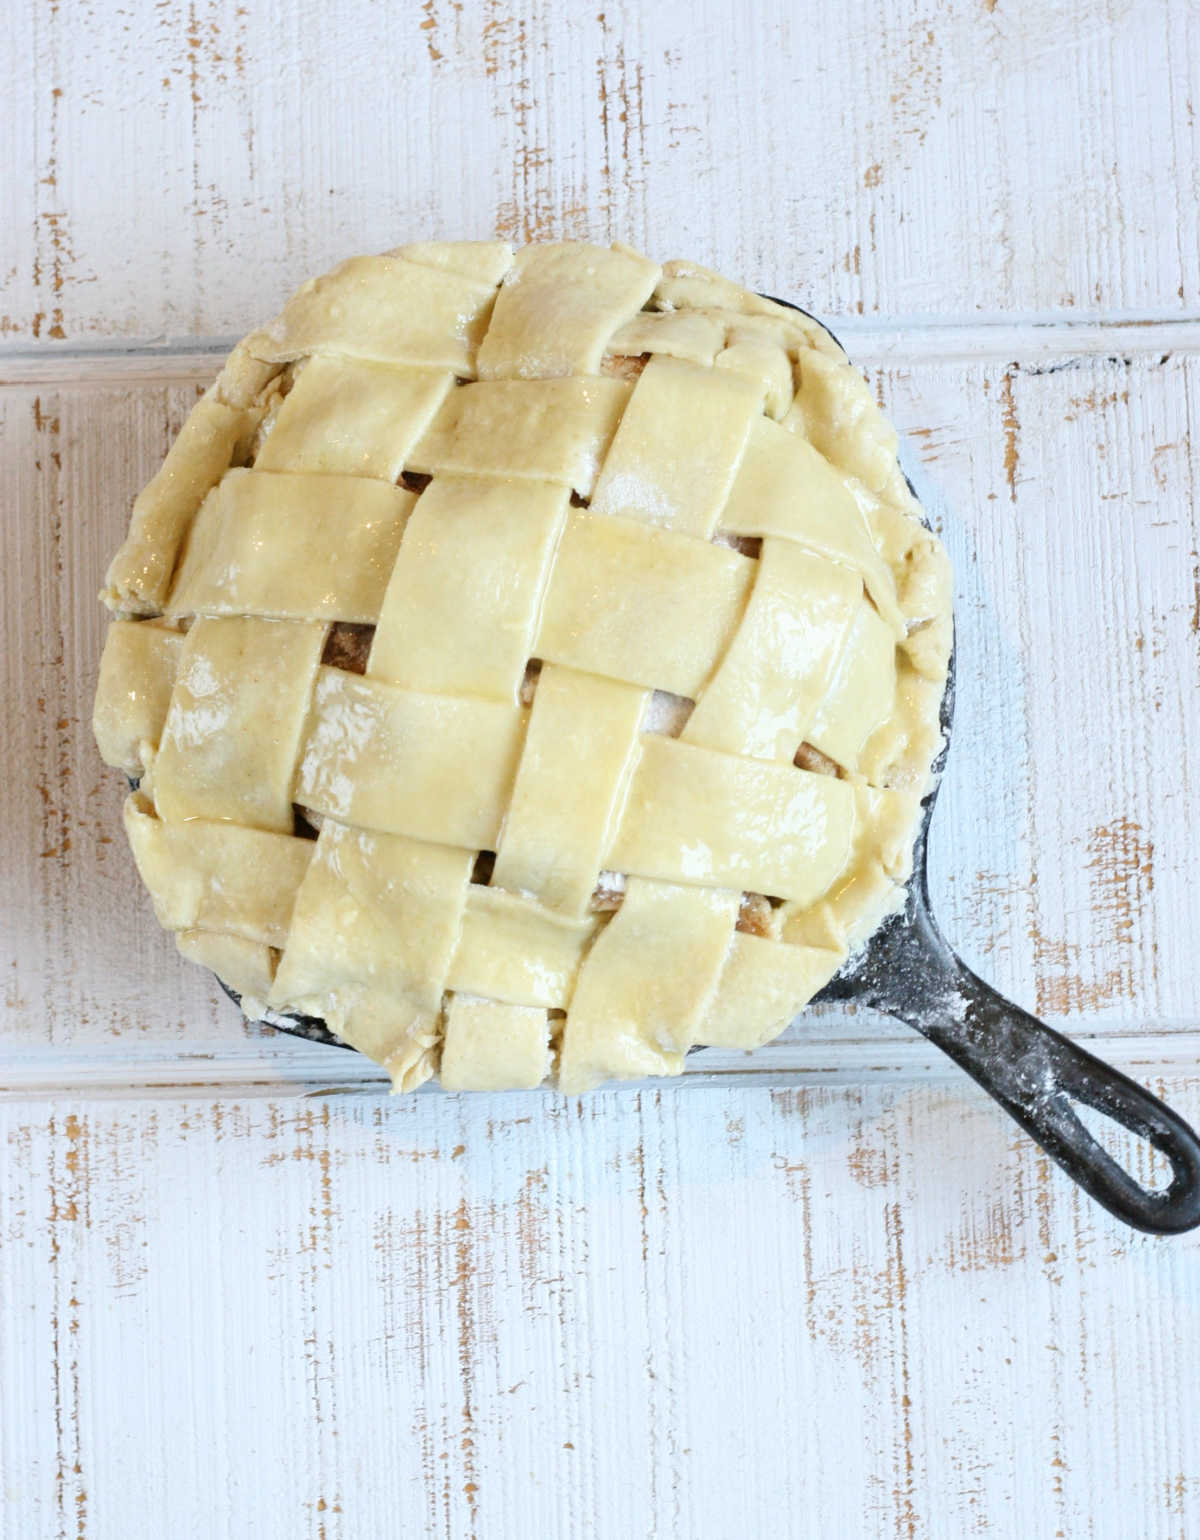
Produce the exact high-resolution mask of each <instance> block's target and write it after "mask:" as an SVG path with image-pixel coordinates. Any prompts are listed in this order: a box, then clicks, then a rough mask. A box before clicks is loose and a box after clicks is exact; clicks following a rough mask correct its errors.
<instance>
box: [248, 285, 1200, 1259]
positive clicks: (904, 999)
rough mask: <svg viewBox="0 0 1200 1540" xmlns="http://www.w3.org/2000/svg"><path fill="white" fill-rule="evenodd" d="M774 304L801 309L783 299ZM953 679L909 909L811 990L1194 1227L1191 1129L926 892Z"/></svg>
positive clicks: (1199, 1153) (1121, 1204) (1090, 1188)
mask: <svg viewBox="0 0 1200 1540" xmlns="http://www.w3.org/2000/svg"><path fill="white" fill-rule="evenodd" d="M776 303H778V304H784V305H788V308H789V309H792V310H800V306H799V305H791V304H789V302H788V301H786V300H779V301H776ZM801 314H803V315H808V314H809V312H808V311H806V310H804V311H801ZM809 318H810V319H811V320H816V317H815V316H810V317H809ZM817 324H818V325H820V326H824V323H823V322H820V321H818V322H817ZM825 330H826V331H828V327H825ZM830 335H831V336H832V335H833V334H832V332H831V333H830ZM835 341H836V339H835ZM909 486H910V488H911V487H912V482H911V481H910V482H909ZM913 495H914V497H916V496H917V493H916V490H915V489H913ZM917 501H918V502H920V501H921V499H920V498H919V497H917ZM954 683H955V667H954V658H953V656H952V657H951V660H950V671H949V675H948V677H947V679H946V690H945V694H944V695H943V697H942V707H941V723H942V740H943V741H942V748H941V751H940V752H939V754H938V757H937V760H936V762H935V764H934V767H933V768H934V781H933V790H932V791H930V793H929V794H928V796H927V797H926V798H925V801H924V803H923V805H922V814H921V825H920V830H919V833H918V835H917V839H916V843H915V846H914V849H913V873H912V876H911V878H910V879H909V883H908V889H907V893H906V901H905V905H904V908H903V910H901V911H899V912H898V913H896V914H893V915H891V916H889V918H888V919H886V920H885V921H884V922H883V924H882V925H880V927H879V929H878V930H877V931H876V932H875V934H874V935H873V936H872V937H871V939H870V941H869V942H868V943H867V945H866V947H865V948H864V949H863V950H862V951H861V952H859V953H857V954H856V955H855V956H854V957H852V958H850V959H849V961H848V962H847V963H846V964H845V965H844V966H843V967H842V969H841V970H840V972H839V973H838V974H837V975H836V976H835V978H834V979H833V980H832V981H831V982H830V983H829V984H827V985H826V987H825V988H824V989H823V990H821V992H820V993H819V994H818V995H817V996H816V998H817V999H818V1000H843V1001H853V1002H854V1003H855V1004H859V1005H865V1006H869V1007H872V1008H874V1009H875V1010H879V1011H884V1012H886V1014H887V1015H889V1016H894V1017H895V1018H896V1019H897V1020H898V1021H902V1022H905V1023H906V1024H907V1025H908V1026H910V1027H915V1028H916V1030H917V1031H918V1032H920V1033H921V1034H922V1036H924V1037H926V1038H928V1040H929V1041H930V1042H931V1043H934V1044H936V1045H937V1047H938V1048H940V1049H941V1050H942V1051H943V1052H944V1053H947V1054H949V1055H950V1057H951V1058H952V1059H953V1060H954V1062H955V1063H956V1064H958V1065H959V1066H960V1068H962V1069H964V1070H966V1072H967V1074H968V1075H970V1076H971V1078H972V1079H973V1080H975V1081H977V1082H978V1084H979V1085H981V1086H982V1087H983V1089H984V1090H985V1091H986V1092H987V1093H988V1094H989V1096H992V1097H994V1098H995V1099H996V1101H998V1102H999V1103H1000V1105H1001V1106H1002V1107H1003V1108H1004V1110H1005V1111H1006V1112H1007V1113H1008V1114H1009V1115H1010V1116H1011V1117H1013V1118H1015V1119H1016V1121H1017V1122H1018V1123H1019V1124H1020V1125H1021V1127H1022V1128H1023V1129H1024V1130H1025V1132H1026V1133H1027V1134H1029V1135H1030V1136H1031V1137H1032V1138H1033V1139H1035V1140H1036V1141H1037V1143H1038V1144H1040V1145H1041V1147H1042V1148H1043V1149H1044V1150H1045V1151H1046V1153H1047V1154H1048V1155H1050V1156H1051V1157H1052V1158H1053V1159H1054V1160H1056V1161H1057V1162H1058V1164H1059V1165H1060V1166H1061V1167H1062V1169H1063V1170H1064V1171H1065V1172H1066V1173H1067V1175H1068V1176H1070V1177H1072V1178H1073V1179H1074V1180H1075V1181H1076V1182H1078V1183H1079V1185H1080V1186H1081V1187H1082V1188H1083V1190H1084V1191H1085V1192H1086V1193H1089V1194H1090V1195H1091V1196H1092V1197H1093V1198H1095V1200H1096V1201H1097V1203H1100V1204H1102V1205H1103V1206H1104V1207H1105V1208H1106V1209H1108V1211H1109V1212H1110V1213H1112V1214H1115V1215H1116V1216H1117V1218H1118V1219H1123V1220H1124V1221H1125V1222H1126V1223H1127V1224H1130V1225H1133V1226H1134V1227H1135V1228H1136V1229H1139V1230H1148V1231H1149V1232H1150V1233H1152V1234H1157V1235H1175V1234H1178V1233H1180V1232H1181V1231H1184V1230H1190V1229H1192V1228H1193V1227H1194V1226H1196V1225H1200V1139H1197V1137H1196V1134H1195V1133H1194V1132H1193V1131H1192V1129H1191V1128H1190V1127H1189V1126H1188V1125H1187V1124H1186V1123H1185V1122H1184V1121H1183V1119H1182V1118H1181V1117H1179V1115H1178V1114H1177V1113H1175V1112H1172V1111H1171V1109H1170V1108H1169V1107H1167V1106H1166V1105H1164V1103H1163V1102H1161V1101H1160V1100H1159V1099H1158V1097H1157V1096H1154V1095H1152V1094H1151V1093H1150V1092H1149V1091H1147V1090H1146V1089H1145V1087H1143V1086H1140V1085H1138V1084H1137V1082H1136V1081H1133V1080H1131V1079H1130V1078H1129V1077H1128V1075H1123V1074H1122V1073H1121V1072H1120V1071H1119V1070H1116V1069H1113V1068H1112V1067H1111V1066H1110V1065H1108V1064H1105V1063H1104V1062H1103V1061H1102V1060H1100V1059H1097V1058H1096V1057H1095V1056H1094V1055H1093V1054H1090V1053H1088V1052H1087V1051H1086V1049H1083V1048H1080V1047H1079V1046H1078V1045H1077V1044H1076V1043H1072V1042H1071V1041H1070V1040H1069V1039H1068V1038H1065V1037H1063V1035H1062V1034H1061V1033H1060V1032H1056V1031H1055V1030H1054V1029H1053V1028H1052V1027H1048V1026H1047V1025H1046V1024H1045V1022H1042V1021H1038V1019H1037V1018H1036V1017H1035V1016H1031V1015H1030V1014H1029V1012H1028V1011H1023V1010H1022V1009H1021V1008H1020V1006H1017V1005H1013V1004H1012V1002H1011V1001H1009V1000H1006V999H1004V997H1003V996H1002V995H999V994H997V993H996V991H995V990H994V989H992V988H991V986H990V985H988V984H985V983H984V981H983V980H982V979H981V978H979V977H978V976H977V975H976V974H974V973H972V972H971V970H970V968H968V967H967V965H966V964H965V963H964V962H963V961H962V959H961V958H959V957H958V956H957V954H956V953H955V952H954V951H953V950H952V948H951V947H950V945H949V944H948V943H947V941H946V939H945V937H944V936H943V935H942V933H941V931H940V930H939V929H938V926H937V922H936V920H935V919H934V917H933V911H932V909H931V907H930V902H929V881H928V875H927V870H926V848H927V844H928V837H929V823H930V819H931V818H932V817H933V808H934V803H935V801H936V799H937V787H938V781H939V779H940V776H941V771H942V768H943V765H944V763H945V759H946V750H947V748H948V746H949V738H950V724H951V718H952V716H953V713H954ZM225 987H226V988H227V986H225ZM227 992H228V993H230V994H233V991H232V990H227ZM233 997H234V999H237V996H236V995H234V996H233ZM271 1025H273V1026H278V1027H280V1028H281V1029H282V1030H284V1031H287V1032H292V1033H294V1034H296V1035H297V1036H300V1037H306V1038H309V1039H310V1040H313V1041H317V1042H325V1043H333V1044H338V1046H341V1047H345V1046H348V1045H346V1044H342V1043H340V1041H339V1039H338V1038H336V1037H334V1036H333V1034H332V1033H331V1032H330V1031H329V1029H328V1028H327V1027H326V1025H325V1023H324V1022H323V1021H320V1020H318V1019H317V1018H314V1017H311V1016H303V1017H302V1016H287V1017H285V1016H282V1015H280V1014H278V1013H276V1012H274V1011H273V1012H271ZM1072 1103H1076V1104H1081V1105H1083V1106H1085V1107H1091V1108H1093V1109H1094V1110H1095V1111H1096V1112H1099V1113H1102V1114H1103V1115H1104V1116H1105V1117H1108V1118H1110V1119H1111V1120H1112V1121H1113V1122H1114V1123H1117V1124H1119V1125H1120V1126H1121V1127H1122V1128H1126V1129H1129V1130H1130V1131H1131V1132H1132V1133H1135V1134H1137V1135H1138V1137H1139V1138H1142V1139H1146V1140H1148V1141H1149V1142H1150V1143H1151V1144H1152V1145H1153V1146H1154V1147H1155V1149H1157V1150H1160V1151H1161V1152H1162V1154H1163V1155H1165V1156H1166V1158H1167V1160H1168V1161H1169V1162H1170V1166H1171V1182H1170V1185H1169V1186H1168V1187H1166V1188H1162V1189H1158V1190H1150V1189H1148V1188H1146V1187H1143V1186H1142V1184H1141V1182H1139V1181H1138V1180H1137V1178H1136V1177H1134V1176H1132V1175H1131V1174H1130V1173H1129V1172H1128V1171H1126V1170H1125V1169H1124V1168H1123V1167H1122V1166H1120V1165H1119V1164H1118V1163H1117V1162H1116V1161H1115V1160H1114V1159H1113V1157H1112V1156H1111V1155H1110V1154H1109V1153H1108V1151H1107V1150H1106V1149H1105V1148H1104V1147H1103V1146H1102V1145H1101V1144H1100V1143H1099V1142H1098V1141H1097V1140H1096V1139H1095V1138H1094V1137H1093V1136H1092V1134H1091V1133H1090V1132H1089V1130H1088V1129H1087V1128H1086V1127H1085V1126H1084V1124H1083V1123H1082V1121H1081V1120H1080V1118H1079V1117H1078V1115H1077V1113H1076V1112H1075V1110H1074V1107H1073V1106H1072Z"/></svg>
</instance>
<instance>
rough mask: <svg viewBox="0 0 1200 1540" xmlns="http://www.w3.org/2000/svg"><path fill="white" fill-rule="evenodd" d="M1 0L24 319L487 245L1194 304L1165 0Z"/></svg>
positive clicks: (192, 302) (249, 287) (1198, 195)
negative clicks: (426, 248)
mask: <svg viewBox="0 0 1200 1540" xmlns="http://www.w3.org/2000/svg"><path fill="white" fill-rule="evenodd" d="M12 9H13V11H14V15H13V18H12V24H11V25H10V26H8V27H6V28H5V30H4V34H3V37H2V38H0V50H2V51H3V52H2V53H0V61H2V63H3V67H4V78H5V79H6V80H8V81H10V82H11V87H10V90H11V92H12V101H11V109H10V111H9V112H8V113H7V114H6V116H7V118H8V120H9V122H10V123H11V125H12V134H13V141H12V148H13V153H12V154H11V155H6V156H5V157H4V159H3V170H0V176H3V177H4V178H5V184H6V185H5V190H6V192H8V193H9V194H10V195H11V196H8V197H6V198H5V206H6V207H7V208H14V209H20V210H21V214H20V216H19V217H14V219H13V221H12V223H11V226H10V228H9V229H8V230H7V231H6V238H5V243H4V244H5V252H4V260H3V262H2V263H0V317H3V320H2V321H0V326H2V327H3V329H4V332H5V333H6V334H8V335H9V336H10V337H13V338H20V339H26V340H28V339H39V340H45V339H48V338H56V337H67V338H71V339H81V338H86V337H88V336H92V335H96V334H102V335H105V336H113V335H123V336H133V337H152V336H156V335H158V334H160V333H166V334H170V335H186V334H206V333H225V332H237V333H241V332H244V331H247V330H248V329H249V328H250V326H251V325H252V324H254V322H256V321H257V320H259V319H260V318H261V317H263V316H264V315H269V314H273V313H274V312H275V311H276V310H277V309H278V306H279V302H280V301H281V299H282V298H283V296H284V295H285V294H286V293H287V292H288V290H289V289H290V288H292V287H294V286H295V285H296V283H297V282H298V281H299V280H300V279H301V278H302V277H304V276H306V275H307V274H309V273H310V272H318V271H320V270H322V269H323V268H325V267H328V266H330V265H331V264H332V263H333V262H335V261H337V260H338V259H340V258H341V257H342V256H344V255H345V254H346V253H347V252H348V251H358V250H371V249H383V248H386V247H389V246H393V245H396V244H398V243H399V242H401V241H404V240H409V239H423V238H426V237H427V236H428V235H429V234H430V233H431V232H432V233H435V234H439V235H442V236H445V237H456V236H463V235H474V236H479V235H487V234H489V233H490V232H492V231H493V230H494V231H495V232H497V233H499V234H502V235H506V236H513V237H515V238H517V239H528V238H530V237H534V236H536V237H542V238H544V237H548V236H560V235H569V236H591V237H594V238H598V239H601V240H609V239H612V238H614V237H620V238H623V239H626V240H629V241H631V242H633V244H635V245H638V246H641V247H644V248H645V249H647V250H653V251H655V252H657V253H659V254H661V255H662V256H674V255H678V256H696V257H699V256H703V257H707V258H708V259H709V260H710V261H711V263H712V264H713V265H714V266H716V267H717V268H718V269H720V270H721V271H726V272H731V273H737V274H740V275H741V276H743V277H744V278H745V279H747V280H749V281H751V282H753V283H755V284H758V285H760V286H763V287H766V288H768V289H770V290H772V291H773V292H780V291H782V292H786V293H789V294H794V295H797V296H799V297H802V298H803V297H807V298H810V299H811V300H812V301H813V303H814V304H816V305H817V306H818V308H821V309H823V310H824V311H826V312H827V313H829V314H835V315H836V314H854V313H863V312H865V313H879V314H883V315H888V316H892V317H896V316H955V315H958V316H968V315H984V316H991V315H995V314H998V313H1006V314H1014V313H1017V314H1024V315H1031V314H1036V315H1042V314H1074V313H1077V312H1084V313H1100V314H1103V315H1105V316H1106V317H1112V316H1117V315H1137V316H1144V315H1155V316H1158V315H1164V314H1168V315H1171V316H1174V315H1176V314H1177V313H1178V312H1179V311H1180V310H1184V311H1187V312H1189V313H1191V314H1192V315H1195V314H1196V312H1197V309H1198V308H1200V255H1198V253H1200V226H1198V223H1197V218H1198V216H1197V208H1198V207H1200V181H1198V177H1200V171H1198V167H1200V154H1198V136H1200V126H1198V125H1197V121H1196V110H1195V102H1196V91H1195V82H1196V80H1197V78H1198V76H1200V38H1198V36H1197V30H1196V28H1195V27H1194V26H1190V25H1189V11H1190V8H1189V6H1188V4H1187V0H1165V3H1164V0H1085V3H1083V4H1067V3H1065V0H1052V3H1040V4H1034V3H1032V0H1015V3H1012V0H997V3H991V0H889V3H888V4H887V5H886V6H883V7H880V6H879V5H876V4H874V3H872V0H848V3H847V4H846V5H844V6H842V7H839V10H838V15H837V20H836V25H834V24H832V23H831V21H830V19H829V18H828V16H827V14H826V12H825V11H824V10H823V8H822V7H820V6H818V5H816V4H815V3H814V0H805V3H803V4H796V3H794V0H767V3H764V4H761V5H757V6H755V7H754V11H753V15H752V16H750V15H745V16H744V15H743V13H742V12H741V11H739V10H738V9H736V8H731V7H729V6H727V5H723V4H721V3H719V0H689V3H686V4H684V3H681V0H667V3H664V4H660V5H656V6H653V7H649V8H647V7H642V6H639V5H636V4H633V3H631V0H625V3H619V4H615V5H608V4H606V5H604V6H603V7H601V6H595V5H583V4H578V3H574V0H570V3H562V0H555V3H553V4H552V3H550V0H520V3H515V4H506V3H503V0H482V3H471V4H463V3H455V0H428V3H427V4H425V5H418V4H413V5H408V6H379V5H375V4H372V3H370V0H337V3H336V4H314V3H307V4H302V5H298V6H288V5H283V4H281V3H279V0H268V3H265V4H262V5H257V6H245V5H242V4H239V3H238V0H129V3H127V4H125V5H123V6H122V7H121V8H120V10H119V11H117V12H110V11H108V10H107V9H105V8H103V7H99V6H96V7H88V6H85V7H84V8H83V9H82V10H81V9H80V8H79V7H77V6H66V5H62V6H60V5H57V4H50V5H44V4H36V3H26V4H24V5H21V6H15V7H13V8H12ZM31 60H32V61H33V68H32V69H31V68H30V67H29V61H31Z"/></svg>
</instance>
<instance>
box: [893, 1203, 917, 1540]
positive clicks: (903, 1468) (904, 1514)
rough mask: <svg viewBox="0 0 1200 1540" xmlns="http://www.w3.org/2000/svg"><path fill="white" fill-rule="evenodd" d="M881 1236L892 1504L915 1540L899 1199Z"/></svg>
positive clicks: (899, 1530) (901, 1528)
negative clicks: (890, 1363)
mask: <svg viewBox="0 0 1200 1540" xmlns="http://www.w3.org/2000/svg"><path fill="white" fill-rule="evenodd" d="M884 1233H885V1235H886V1237H887V1242H888V1262H887V1269H886V1272H885V1299H886V1300H887V1302H888V1303H889V1304H890V1305H891V1306H892V1309H893V1311H894V1313H895V1319H896V1358H897V1363H896V1367H897V1370H898V1373H899V1397H898V1399H899V1412H900V1448H899V1450H898V1451H897V1454H898V1458H897V1459H896V1467H895V1469H896V1484H895V1486H894V1487H893V1489H892V1496H893V1499H894V1501H895V1504H896V1534H897V1535H903V1536H905V1540H917V1537H918V1536H919V1535H920V1534H921V1533H922V1524H921V1519H920V1517H919V1515H918V1513H917V1507H916V1462H915V1459H914V1456H913V1428H912V1380H911V1369H910V1364H909V1340H908V1337H909V1333H908V1269H907V1266H906V1264H905V1260H904V1206H903V1203H902V1202H901V1201H900V1200H897V1201H896V1202H894V1203H889V1204H888V1205H887V1208H886V1210H885V1211H884Z"/></svg>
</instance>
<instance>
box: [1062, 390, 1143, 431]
mask: <svg viewBox="0 0 1200 1540" xmlns="http://www.w3.org/2000/svg"><path fill="white" fill-rule="evenodd" d="M1128 400H1129V392H1128V391H1127V390H1110V391H1107V392H1103V393H1102V392H1101V391H1100V389H1099V387H1097V388H1096V389H1095V390H1090V391H1088V393H1087V394H1086V395H1083V396H1072V397H1071V399H1070V401H1069V402H1068V403H1067V404H1068V406H1069V407H1070V411H1068V412H1066V413H1064V416H1063V420H1064V422H1075V421H1076V420H1077V419H1078V418H1079V417H1081V416H1082V415H1083V414H1084V413H1086V412H1103V411H1106V410H1107V408H1108V407H1110V406H1116V404H1117V402H1118V401H1120V402H1128Z"/></svg>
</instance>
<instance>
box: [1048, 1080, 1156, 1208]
mask: <svg viewBox="0 0 1200 1540" xmlns="http://www.w3.org/2000/svg"><path fill="white" fill-rule="evenodd" d="M1067 1100H1068V1102H1069V1103H1070V1105H1071V1111H1072V1112H1074V1114H1075V1116H1076V1117H1077V1118H1078V1119H1079V1121H1080V1122H1081V1123H1082V1124H1083V1126H1084V1127H1085V1128H1086V1129H1087V1131H1088V1133H1089V1134H1091V1136H1092V1138H1093V1139H1095V1141H1096V1143H1097V1144H1098V1145H1100V1147H1101V1148H1102V1149H1103V1150H1104V1151H1105V1153H1106V1154H1108V1155H1111V1156H1112V1158H1113V1159H1114V1160H1115V1161H1116V1163H1117V1165H1119V1166H1120V1167H1121V1169H1122V1170H1123V1171H1128V1172H1129V1174H1130V1176H1132V1177H1133V1178H1134V1179H1135V1180H1136V1181H1137V1183H1138V1184H1139V1185H1140V1186H1141V1187H1144V1188H1145V1190H1146V1191H1147V1192H1165V1191H1166V1189H1167V1188H1168V1187H1169V1186H1170V1185H1171V1177H1172V1174H1173V1173H1172V1171H1171V1162H1170V1161H1169V1160H1168V1159H1167V1157H1166V1156H1165V1155H1164V1154H1163V1153H1162V1151H1161V1150H1158V1149H1156V1148H1155V1147H1154V1145H1152V1144H1151V1143H1150V1141H1149V1139H1143V1138H1142V1136H1141V1135H1140V1134H1135V1133H1133V1132H1132V1130H1130V1129H1128V1128H1126V1127H1125V1126H1124V1124H1122V1123H1118V1122H1116V1121H1114V1119H1113V1118H1111V1117H1109V1115H1108V1114H1107V1113H1106V1112H1099V1111H1097V1109H1096V1108H1095V1107H1089V1106H1088V1105H1087V1103H1086V1102H1080V1101H1076V1100H1075V1098H1074V1097H1073V1096H1069V1097H1068V1098H1067Z"/></svg>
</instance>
